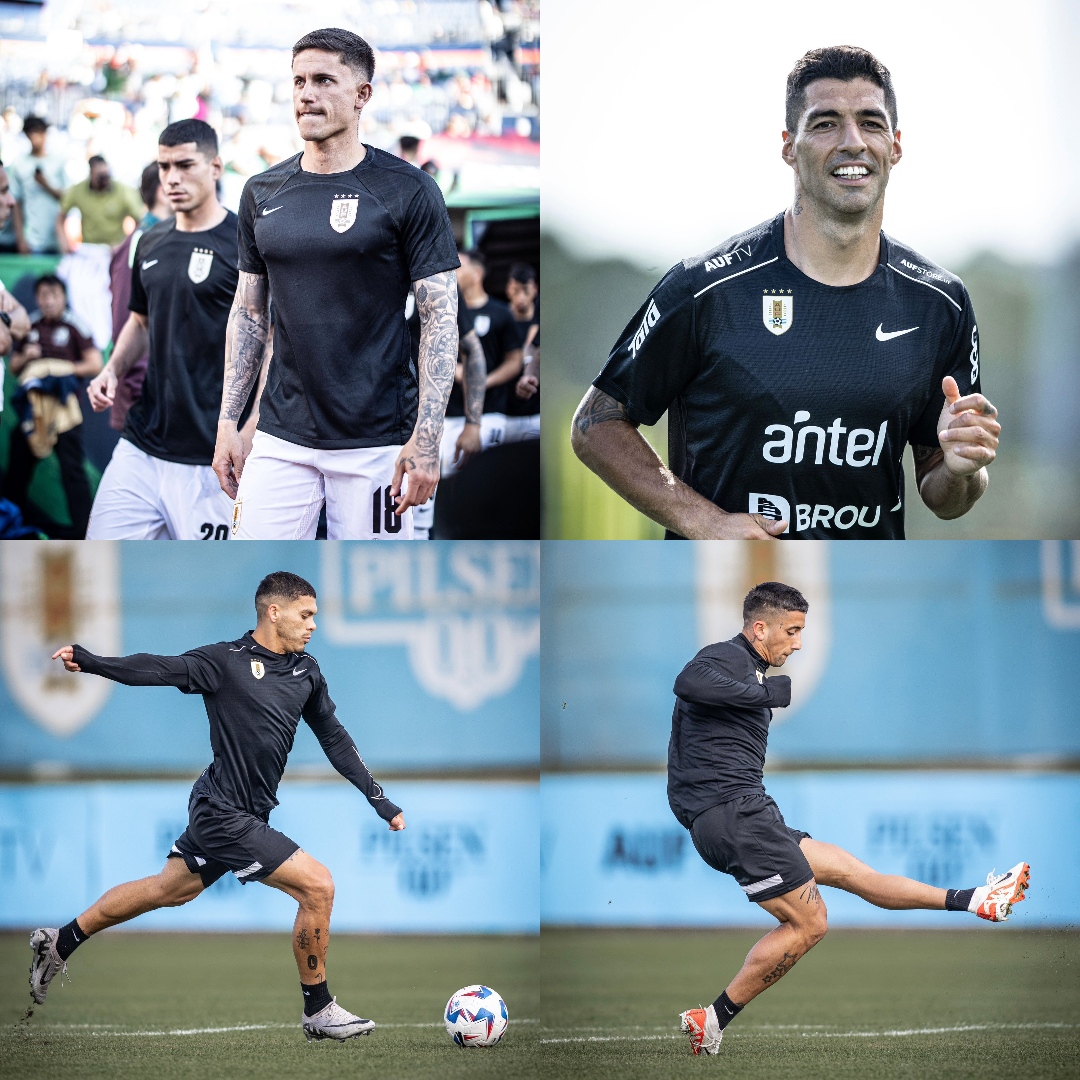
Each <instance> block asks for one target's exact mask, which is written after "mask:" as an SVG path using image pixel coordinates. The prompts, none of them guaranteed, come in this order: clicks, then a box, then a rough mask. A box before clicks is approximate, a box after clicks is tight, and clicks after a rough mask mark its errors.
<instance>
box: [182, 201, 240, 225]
mask: <svg viewBox="0 0 1080 1080" xmlns="http://www.w3.org/2000/svg"><path fill="white" fill-rule="evenodd" d="M228 213H229V211H228V210H226V209H225V207H224V206H222V205H221V203H219V202H218V201H217V198H216V197H215V198H212V199H207V200H206V202H204V203H203V204H202V206H198V207H196V208H195V209H194V210H192V211H191V212H190V213H187V212H185V211H183V210H177V211H176V231H177V232H209V230H210V229H216V228H217V227H218V226H219V225H220V224H221V223H222V222H223V221H224V220H225V217H226V215H227V214H228Z"/></svg>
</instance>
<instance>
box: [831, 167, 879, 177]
mask: <svg viewBox="0 0 1080 1080" xmlns="http://www.w3.org/2000/svg"><path fill="white" fill-rule="evenodd" d="M869 173H870V170H869V169H867V168H864V167H863V166H862V165H842V166H841V167H840V168H839V169H833V176H849V177H855V176H867V175H869Z"/></svg>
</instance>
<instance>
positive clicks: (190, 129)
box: [143, 120, 218, 205]
mask: <svg viewBox="0 0 1080 1080" xmlns="http://www.w3.org/2000/svg"><path fill="white" fill-rule="evenodd" d="M189 142H193V143H194V144H195V149H196V150H198V151H199V153H200V154H202V155H203V156H204V157H205V158H206V160H207V161H210V160H211V159H212V158H216V157H217V152H218V141H217V132H216V131H215V130H214V129H213V128H212V127H211V126H210V125H209V124H208V123H207V122H206V121H205V120H177V121H176V123H175V124H170V125H169V126H168V127H167V128H166V129H165V130H164V131H163V132H162V133H161V134H160V135H159V136H158V146H183V145H184V143H189ZM143 201H144V202H145V200H143ZM147 205H149V204H147Z"/></svg>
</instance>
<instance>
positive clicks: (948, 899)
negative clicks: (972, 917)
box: [945, 889, 975, 911]
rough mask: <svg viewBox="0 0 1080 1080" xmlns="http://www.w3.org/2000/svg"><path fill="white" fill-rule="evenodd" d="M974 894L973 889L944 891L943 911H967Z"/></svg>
mask: <svg viewBox="0 0 1080 1080" xmlns="http://www.w3.org/2000/svg"><path fill="white" fill-rule="evenodd" d="M974 892H975V890H974V889H946V890H945V910H946V911H967V909H968V904H970V903H971V897H972V894H973V893H974Z"/></svg>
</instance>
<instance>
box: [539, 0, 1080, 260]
mask: <svg viewBox="0 0 1080 1080" xmlns="http://www.w3.org/2000/svg"><path fill="white" fill-rule="evenodd" d="M823 45H860V46H862V47H863V48H867V49H869V50H870V51H871V52H873V53H874V54H875V56H877V57H878V58H879V59H880V60H881V61H882V62H883V63H884V64H885V65H886V67H888V68H889V70H890V71H891V72H892V76H893V84H894V87H895V89H896V95H897V105H898V110H899V116H900V131H901V145H902V147H903V149H904V158H903V160H902V161H901V162H900V164H899V165H897V166H896V168H895V169H894V171H893V173H892V178H891V180H890V183H889V190H888V194H887V195H886V199H885V223H884V228H885V230H886V231H887V232H889V233H891V234H893V235H894V236H896V237H897V238H898V239H900V240H903V241H904V242H905V243H907V244H910V245H911V246H912V247H914V248H915V249H916V250H918V251H921V252H922V253H923V254H924V255H926V256H927V257H929V258H930V259H933V260H934V261H936V262H938V263H940V264H942V265H944V266H946V267H949V266H950V265H953V266H955V265H956V264H958V263H960V262H962V261H963V260H964V259H965V258H967V257H968V256H970V255H972V254H973V253H975V252H976V251H980V250H984V249H991V250H994V251H997V252H1000V253H1002V254H1003V255H1006V256H1007V257H1010V258H1013V259H1017V260H1034V261H1037V262H1040V263H1047V262H1051V261H1053V260H1054V259H1056V258H1057V257H1059V256H1060V255H1061V254H1062V253H1063V251H1064V250H1065V249H1067V248H1068V247H1070V246H1071V245H1072V244H1074V243H1075V242H1076V240H1077V238H1078V237H1080V138H1078V134H1077V132H1078V129H1080V0H1023V2H1022V3H1016V2H1015V0H1013V2H1004V0H983V2H971V0H914V2H910V0H908V2H904V3H899V4H896V3H893V4H861V5H856V4H852V3H850V2H847V3H837V2H835V0H821V2H816V3H807V2H805V0H803V2H801V3H800V2H792V0H776V2H772V3H769V4H765V5H757V4H749V3H745V2H742V3H733V2H731V0H681V2H672V0H666V2H665V0H579V2H577V3H575V2H573V0H558V2H557V3H551V4H547V5H546V6H545V9H544V135H543V144H544V150H543V154H544V157H543V170H544V180H543V201H542V212H543V221H544V227H545V229H546V230H549V231H551V232H552V233H554V234H555V235H556V236H557V237H559V239H560V240H562V241H563V242H565V243H567V244H568V245H570V246H571V247H572V248H573V249H575V250H577V251H578V252H580V253H582V254H589V255H619V256H623V257H625V258H629V259H631V260H632V261H634V262H637V263H639V264H642V265H645V266H650V267H653V266H655V267H658V268H666V267H667V266H669V265H671V264H673V263H675V262H677V261H678V260H679V259H681V258H683V257H685V256H689V255H692V254H695V253H697V252H699V251H703V250H705V249H707V248H709V247H711V246H712V245H713V244H715V243H718V242H719V241H721V240H723V239H725V238H726V237H728V236H730V235H732V234H734V233H737V232H740V231H742V230H743V229H746V228H749V227H750V226H752V225H755V224H757V223H758V222H759V221H763V220H765V219H766V218H768V217H771V216H772V215H773V214H775V213H776V212H778V211H779V210H780V209H781V208H783V207H785V206H787V205H788V204H789V203H790V201H791V197H792V177H791V171H790V169H789V168H788V167H787V166H786V165H784V164H783V162H782V161H781V160H780V145H781V137H780V132H781V131H782V130H783V127H784V81H785V79H786V77H787V73H788V72H789V71H790V70H791V68H792V67H793V66H794V64H795V61H796V60H798V58H799V57H800V56H801V55H802V54H803V53H804V52H806V50H807V49H811V48H818V47H821V46H823Z"/></svg>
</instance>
